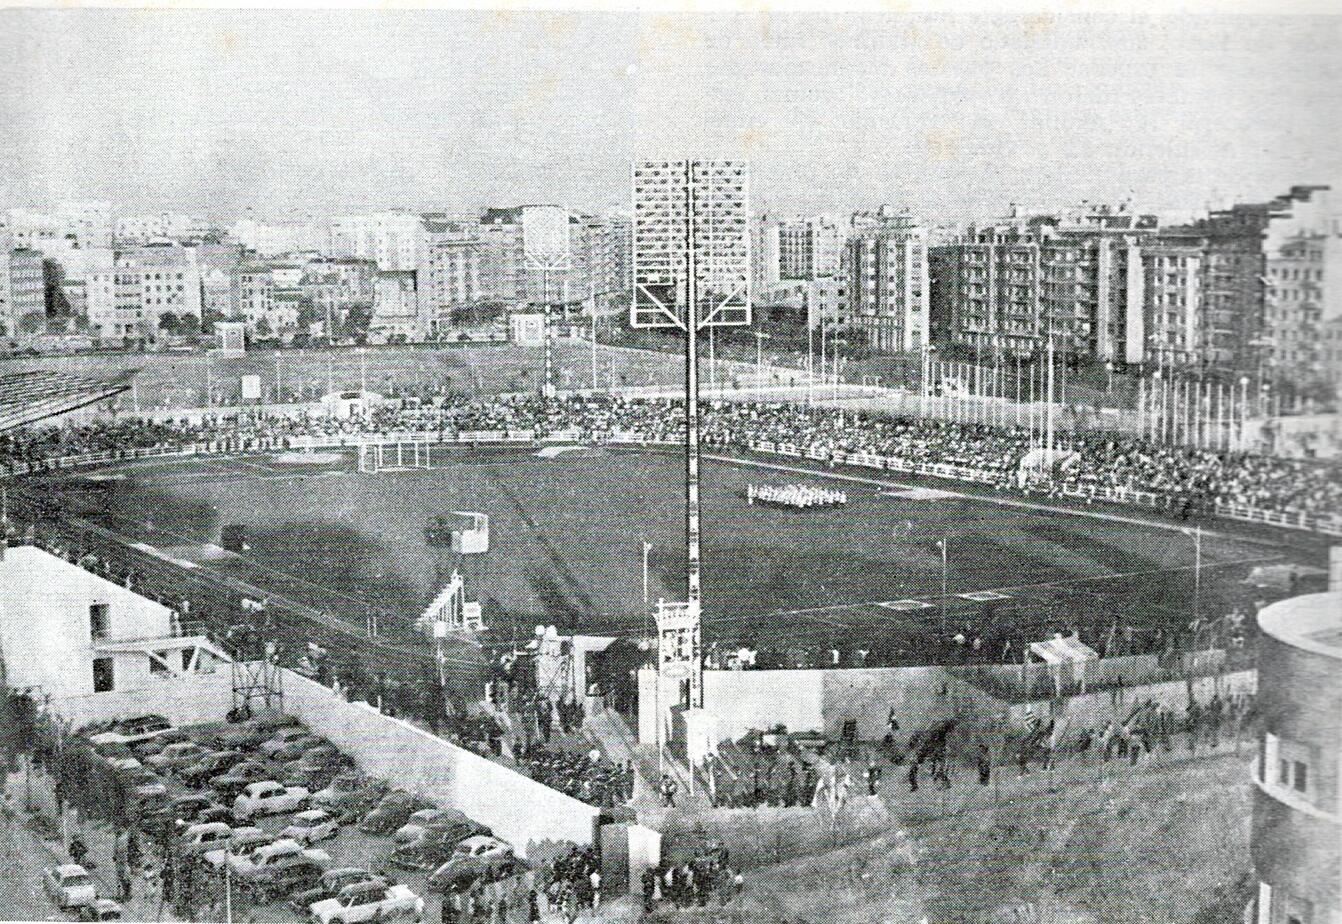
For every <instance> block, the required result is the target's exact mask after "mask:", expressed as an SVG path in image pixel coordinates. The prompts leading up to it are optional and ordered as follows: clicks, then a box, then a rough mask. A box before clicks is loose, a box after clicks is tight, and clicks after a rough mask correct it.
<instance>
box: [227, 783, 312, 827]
mask: <svg viewBox="0 0 1342 924" xmlns="http://www.w3.org/2000/svg"><path fill="white" fill-rule="evenodd" d="M307 801H308V791H307V790H306V789H305V788H303V787H302V786H281V785H280V784H279V783H276V782H274V781H273V780H263V781H261V782H258V783H248V784H247V787H246V788H245V789H243V791H242V794H241V795H239V796H238V797H237V798H236V799H234V800H233V817H234V818H236V819H237V820H238V821H246V820H247V819H249V818H254V817H256V816H258V815H278V814H281V813H283V812H297V811H301V810H302V809H303V807H304V806H305V805H306V804H307Z"/></svg>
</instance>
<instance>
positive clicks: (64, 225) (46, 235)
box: [9, 201, 113, 256]
mask: <svg viewBox="0 0 1342 924" xmlns="http://www.w3.org/2000/svg"><path fill="white" fill-rule="evenodd" d="M112 226H113V219H112V206H111V204H110V203H107V202H75V201H66V202H59V203H57V204H56V207H55V208H54V209H53V210H52V211H50V212H44V211H40V210H37V209H27V208H14V209H10V210H9V229H10V232H11V233H12V235H13V246H15V247H24V248H28V249H30V250H39V251H42V252H44V253H45V252H46V251H47V248H49V247H53V246H57V247H68V246H78V247H111V246H112ZM48 256H55V254H48Z"/></svg>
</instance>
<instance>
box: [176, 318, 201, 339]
mask: <svg viewBox="0 0 1342 924" xmlns="http://www.w3.org/2000/svg"><path fill="white" fill-rule="evenodd" d="M177 333H179V334H181V335H182V336H183V337H195V336H197V335H198V334H199V333H200V318H198V317H196V316H195V315H194V314H184V315H182V318H181V322H180V323H179V324H178V326H177Z"/></svg>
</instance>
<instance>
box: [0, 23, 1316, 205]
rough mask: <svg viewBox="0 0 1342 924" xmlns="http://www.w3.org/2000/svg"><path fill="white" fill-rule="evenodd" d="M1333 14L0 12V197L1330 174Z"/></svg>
mask: <svg viewBox="0 0 1342 924" xmlns="http://www.w3.org/2000/svg"><path fill="white" fill-rule="evenodd" d="M1338 48H1342V17H1327V18H1310V17H1304V16H1291V17H1280V18H1275V17H1274V18H1263V17H1251V16H1207V15H1199V16H1188V17H1176V16H1162V17H1136V16H1124V17H1119V16H1109V15H1088V14H1069V15H1064V16H1047V15H1035V16H1010V17H1009V16H998V17H987V16H967V15H961V16H944V17H938V16H929V15H915V14H894V13H892V14H856V13H850V14H842V15H824V14H799V13H791V14H772V15H771V14H767V13H762V14H735V15H720V16H708V15H667V14H662V15H652V14H642V15H640V14H636V13H603V14H595V13H554V12H551V13H523V12H512V13H509V12H501V11H496V12H488V11H476V12H471V11H441V10H440V11H391V12H375V11H355V10H346V11H338V12H306V11H262V10H236V11H227V10H211V11H202V10H168V9H158V10H139V11H128V10H78V11H59V10H48V11H34V10H26V11H25V10H0V206H2V205H24V204H32V205H41V204H44V203H49V202H51V201H54V200H56V199H59V198H103V199H110V200H112V201H114V202H116V203H117V204H118V205H119V206H120V207H121V208H122V209H123V210H127V211H135V210H140V209H144V210H157V209H174V210H182V211H189V212H194V213H203V214H206V215H209V216H211V217H218V218H229V217H236V216H239V215H242V214H244V213H246V212H247V210H252V214H254V215H255V216H256V217H258V218H266V219H282V218H285V217H288V216H291V215H293V214H296V213H307V212H311V213H313V214H319V215H325V214H334V213H341V212H347V211H359V210H364V209H369V208H382V207H407V208H417V209H445V210H449V211H467V210H474V209H477V208H479V207H481V206H484V205H489V204H494V205H503V204H512V203H522V202H557V203H560V204H564V205H567V206H569V207H571V208H575V209H585V210H600V209H603V208H606V207H609V206H613V205H620V204H627V200H628V196H629V192H628V186H629V182H628V176H629V164H630V161H631V160H633V159H635V158H658V159H660V158H664V157H673V156H686V155H692V156H699V157H711V156H729V157H743V158H745V159H747V160H749V161H750V163H751V193H752V199H753V202H754V204H755V205H756V206H757V208H759V209H761V210H763V209H768V210H771V211H775V212H792V211H797V212H817V211H834V212H845V211H848V210H851V209H854V208H872V207H875V206H878V205H880V204H882V203H890V204H893V205H896V206H905V207H909V208H911V209H912V210H913V211H914V212H915V213H917V214H919V215H922V216H925V217H929V218H932V219H945V220H960V219H963V218H967V217H986V216H991V215H1000V214H1003V213H1004V212H1005V210H1006V208H1007V206H1008V203H1012V202H1017V203H1023V204H1026V205H1029V206H1039V207H1049V206H1055V205H1060V204H1066V203H1075V202H1079V201H1081V200H1089V201H1115V200H1118V199H1123V198H1131V199H1132V200H1133V201H1134V202H1135V204H1136V205H1137V206H1138V207H1139V208H1141V209H1143V210H1149V211H1157V212H1180V211H1188V210H1196V209H1199V208H1202V207H1204V206H1205V205H1207V204H1208V203H1212V204H1214V205H1224V204H1227V203H1228V202H1230V201H1248V200H1262V199H1267V198H1270V197H1272V196H1274V195H1277V194H1280V193H1284V192H1285V191H1286V190H1287V189H1288V188H1289V187H1290V186H1291V185H1293V184H1301V183H1330V182H1331V183H1333V184H1334V185H1342V79H1340V78H1342V55H1339V54H1338V53H1337V49H1338Z"/></svg>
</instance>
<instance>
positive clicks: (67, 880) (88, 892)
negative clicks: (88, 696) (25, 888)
mask: <svg viewBox="0 0 1342 924" xmlns="http://www.w3.org/2000/svg"><path fill="white" fill-rule="evenodd" d="M42 888H43V889H44V890H45V891H46V893H47V894H48V895H50V896H51V897H52V899H53V900H54V901H55V902H56V907H57V908H60V909H61V910H62V911H67V910H69V909H71V908H87V907H90V906H91V905H92V904H93V903H94V902H95V901H97V900H98V886H97V884H96V883H94V881H93V877H91V876H90V875H89V874H88V870H86V869H84V867H82V866H80V865H79V864H77V863H65V864H62V865H60V866H53V867H50V868H49V869H47V870H46V872H44V873H43V874H42Z"/></svg>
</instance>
